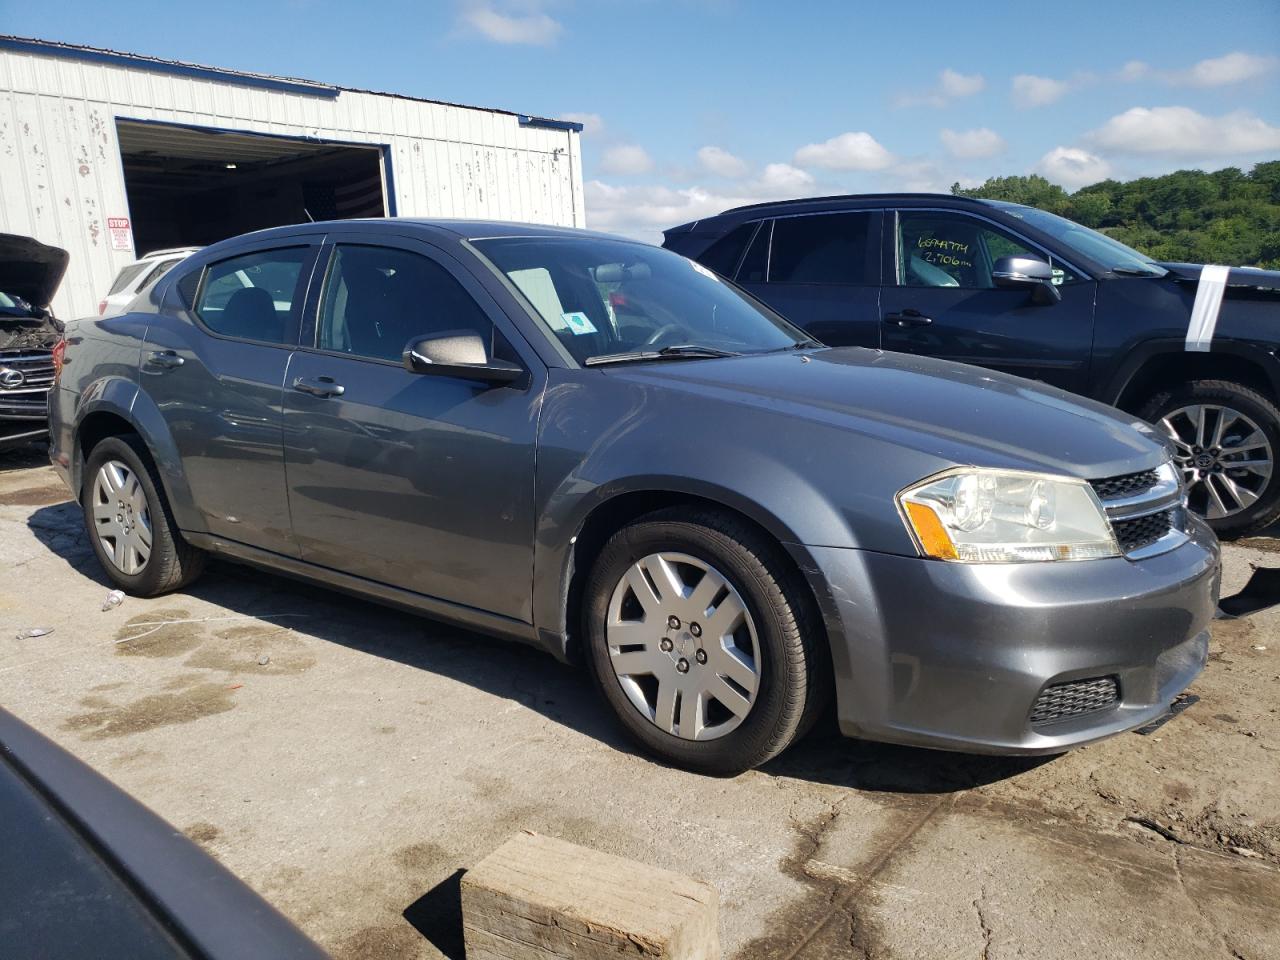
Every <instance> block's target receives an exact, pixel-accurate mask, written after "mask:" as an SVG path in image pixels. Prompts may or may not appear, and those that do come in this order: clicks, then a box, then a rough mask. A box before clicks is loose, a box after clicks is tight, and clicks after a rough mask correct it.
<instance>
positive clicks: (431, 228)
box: [221, 217, 641, 243]
mask: <svg viewBox="0 0 1280 960" xmlns="http://www.w3.org/2000/svg"><path fill="white" fill-rule="evenodd" d="M360 226H373V227H376V228H378V229H386V230H392V231H394V230H401V231H403V230H404V229H405V228H406V227H407V228H409V229H410V230H411V231H412V230H421V231H422V232H423V233H426V234H440V233H447V234H451V235H452V236H454V237H456V238H458V239H461V240H484V239H491V238H495V237H596V238H598V239H601V240H623V241H627V242H629V243H638V242H641V241H636V240H631V239H630V238H628V237H620V236H617V235H615V234H610V233H601V232H599V231H596V230H587V229H585V228H582V227H557V226H552V225H551V224H542V223H515V222H512V221H506V220H463V219H448V218H428V217H370V218H363V219H351V220H318V221H315V222H314V223H295V224H290V225H289V226H284V227H269V228H268V229H266V230H257V231H254V232H253V233H246V234H242V235H241V236H239V237H234V238H231V239H235V240H243V239H247V238H250V237H252V238H253V239H255V240H270V239H272V238H274V237H281V238H285V237H293V236H297V235H298V234H300V233H315V232H316V231H318V230H319V231H324V230H338V229H349V228H351V227H360ZM221 242H222V243H225V242H227V241H221Z"/></svg>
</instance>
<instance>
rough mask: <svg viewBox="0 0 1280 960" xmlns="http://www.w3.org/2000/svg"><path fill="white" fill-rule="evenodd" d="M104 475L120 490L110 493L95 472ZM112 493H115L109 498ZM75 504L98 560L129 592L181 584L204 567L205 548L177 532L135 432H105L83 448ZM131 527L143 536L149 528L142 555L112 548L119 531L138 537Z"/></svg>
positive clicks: (160, 590) (153, 592) (152, 593)
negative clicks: (112, 434)
mask: <svg viewBox="0 0 1280 960" xmlns="http://www.w3.org/2000/svg"><path fill="white" fill-rule="evenodd" d="M104 470H105V471H107V472H106V473H105V474H104ZM108 476H110V477H113V478H115V480H116V481H119V480H123V484H121V485H120V486H121V489H120V490H118V491H116V492H114V493H113V492H111V490H110V489H109V487H108V486H106V485H100V484H99V478H100V477H102V478H103V484H106V478H107V477H108ZM116 497H118V498H119V499H114V502H112V501H113V498H116ZM80 506H81V508H82V509H83V510H84V523H85V529H86V531H87V532H88V534H89V544H90V546H92V547H93V552H94V554H95V555H96V556H97V558H98V562H99V563H100V564H102V568H103V569H104V570H105V571H106V572H107V576H108V577H110V578H111V581H112V582H113V583H115V584H116V585H117V586H118V587H120V589H122V590H124V591H125V592H126V593H128V594H131V595H133V596H135V597H154V596H157V595H158V594H162V593H168V592H170V591H171V590H177V589H180V588H181V587H184V586H186V585H187V584H188V583H190V582H191V581H192V580H194V579H195V578H196V577H198V576H199V575H200V572H201V571H202V570H203V569H204V561H205V554H204V553H203V552H202V551H200V550H197V549H196V548H195V547H192V546H191V545H190V544H188V543H187V542H186V541H185V540H184V539H182V534H181V533H179V532H178V525H177V524H176V523H175V522H174V520H173V513H172V511H170V509H169V501H168V500H167V499H166V497H165V495H164V488H163V487H162V486H161V484H160V478H159V474H158V473H157V472H156V468H155V464H154V463H153V462H152V460H151V455H150V454H149V453H148V452H147V449H146V446H145V445H144V444H143V442H142V440H141V439H140V438H139V437H137V436H133V435H124V436H116V437H107V438H106V439H104V440H102V441H100V442H99V443H98V444H97V445H96V446H95V447H94V448H93V449H92V450H91V451H90V452H89V457H88V459H87V461H86V463H85V468H84V475H83V480H82V484H81V489H80ZM104 508H105V509H104ZM122 524H125V525H126V526H122ZM134 531H140V532H141V536H142V539H143V540H145V538H146V535H147V533H148V531H149V535H150V541H151V542H150V545H149V550H148V551H147V555H146V557H145V558H142V557H141V555H140V553H133V554H128V553H127V552H126V553H125V554H121V552H120V551H119V550H117V549H115V544H117V543H118V540H116V537H119V536H124V537H125V538H126V539H128V540H130V541H131V542H138V541H134V540H133V537H134V536H135V534H134ZM104 537H105V538H106V539H108V540H109V541H110V542H112V544H113V546H112V548H109V547H108V546H107V544H106V543H104ZM126 547H127V545H126ZM109 549H111V551H112V552H108V551H109ZM121 556H124V559H123V560H121V559H120V558H121Z"/></svg>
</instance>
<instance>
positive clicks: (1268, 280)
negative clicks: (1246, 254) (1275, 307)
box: [1160, 263, 1280, 300]
mask: <svg viewBox="0 0 1280 960" xmlns="http://www.w3.org/2000/svg"><path fill="white" fill-rule="evenodd" d="M1160 266H1162V267H1164V268H1165V269H1166V270H1168V271H1169V275H1170V279H1173V280H1176V281H1178V282H1181V283H1191V284H1198V283H1199V282H1200V271H1201V270H1203V269H1204V267H1203V266H1202V265H1200V264H1197V263H1162V264H1160ZM1258 294H1263V295H1268V296H1276V297H1280V270H1263V269H1261V268H1259V267H1232V268H1231V269H1230V271H1229V272H1228V273H1227V289H1226V291H1225V292H1224V293H1223V297H1224V298H1225V299H1228V300H1230V299H1234V298H1237V297H1252V296H1256V295H1258Z"/></svg>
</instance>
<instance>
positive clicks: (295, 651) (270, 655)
mask: <svg viewBox="0 0 1280 960" xmlns="http://www.w3.org/2000/svg"><path fill="white" fill-rule="evenodd" d="M263 660H266V662H265V663H263V662H262V661H263ZM315 663H316V658H315V657H313V656H311V654H309V653H307V652H306V647H305V645H304V644H303V642H302V641H301V640H299V639H298V638H297V636H296V635H294V633H293V631H292V630H290V629H289V628H287V627H276V626H270V625H263V626H257V625H254V626H244V627H232V628H231V629H228V630H222V631H219V632H218V634H217V635H216V636H215V637H211V638H208V639H207V640H206V641H205V642H204V643H203V644H202V645H201V646H200V649H198V650H196V651H195V652H194V653H193V654H192V655H191V656H190V657H188V658H187V659H186V660H185V661H184V662H183V665H184V666H188V667H194V668H197V669H201V670H222V671H225V672H226V673H257V674H264V675H266V676H291V675H294V674H299V673H303V672H304V671H307V670H310V669H311V668H312V667H314V666H315Z"/></svg>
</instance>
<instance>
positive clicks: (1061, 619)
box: [804, 520, 1221, 754]
mask: <svg viewBox="0 0 1280 960" xmlns="http://www.w3.org/2000/svg"><path fill="white" fill-rule="evenodd" d="M1189 532H1190V534H1191V536H1190V539H1189V540H1188V542H1186V543H1184V544H1183V545H1182V546H1180V547H1178V548H1177V549H1175V550H1171V551H1169V552H1168V553H1164V554H1161V555H1159V556H1155V557H1151V558H1148V559H1145V560H1141V561H1132V560H1128V559H1124V558H1115V559H1107V560H1086V561H1079V562H1064V563H1052V564H1039V563H1028V564H989V565H984V564H961V563H944V562H940V561H934V560H923V559H919V558H913V557H901V556H893V555H889V554H880V553H871V552H868V551H861V550H846V549H837V548H830V547H806V548H804V549H805V551H807V553H808V557H807V558H806V560H807V561H808V563H807V564H806V567H807V569H808V572H809V575H810V576H811V577H814V576H815V575H816V576H817V578H818V580H817V581H815V586H817V587H819V591H818V593H819V597H820V598H821V599H822V606H823V614H824V618H825V620H826V622H827V626H828V631H829V633H830V636H831V639H832V643H831V647H832V661H833V665H834V668H835V674H836V696H837V702H838V706H839V717H840V729H841V731H842V732H843V733H844V734H846V735H847V736H856V737H862V738H866V739H872V740H885V741H890V742H896V743H905V744H911V745H915V746H924V747H936V748H941V749H948V750H963V751H968V752H974V753H999V754H1036V753H1058V752H1062V751H1064V750H1068V749H1070V748H1072V747H1076V746H1080V745H1082V744H1085V743H1091V742H1093V741H1095V740H1100V739H1102V738H1104V737H1109V736H1111V735H1113V734H1116V733H1121V732H1123V731H1125V730H1131V729H1133V728H1135V727H1139V726H1142V725H1143V724H1145V723H1147V722H1149V721H1151V720H1153V719H1155V718H1156V717H1158V716H1160V715H1161V714H1162V713H1164V711H1165V710H1166V709H1167V707H1168V705H1169V702H1170V701H1171V700H1172V699H1173V698H1174V697H1175V696H1176V695H1177V694H1178V693H1180V692H1181V691H1182V690H1184V689H1185V688H1186V687H1187V686H1188V685H1189V684H1190V683H1191V681H1192V680H1194V679H1195V677H1196V676H1197V675H1198V674H1199V672H1200V671H1201V669H1203V667H1204V664H1205V661H1206V658H1207V656H1208V641H1209V632H1208V627H1209V623H1210V621H1211V620H1212V619H1213V614H1214V611H1215V609H1216V606H1217V600H1218V589H1219V584H1220V580H1221V559H1220V556H1219V551H1218V544H1217V540H1216V539H1215V538H1214V536H1213V534H1212V532H1211V531H1210V530H1209V529H1208V527H1207V526H1205V525H1204V524H1203V523H1202V522H1200V521H1199V520H1192V521H1190V528H1189ZM809 564H812V565H809ZM1101 677H1112V678H1114V679H1115V682H1116V684H1117V685H1118V696H1117V698H1116V699H1115V700H1114V701H1113V702H1111V703H1110V704H1108V705H1107V706H1105V707H1103V708H1101V709H1097V710H1094V711H1092V712H1089V713H1084V714H1078V715H1073V716H1070V717H1068V718H1065V719H1058V720H1055V721H1052V722H1037V723H1032V720H1031V714H1032V710H1033V705H1034V704H1035V703H1036V700H1037V698H1038V697H1039V696H1040V694H1041V693H1042V692H1043V691H1044V690H1045V688H1046V687H1049V686H1056V685H1058V684H1064V683H1070V682H1072V681H1081V680H1087V679H1093V678H1101Z"/></svg>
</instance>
